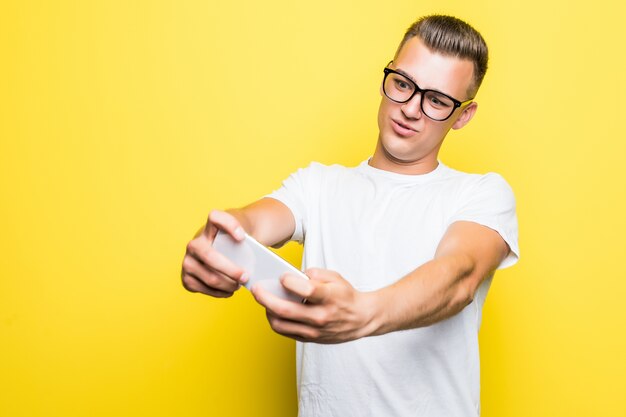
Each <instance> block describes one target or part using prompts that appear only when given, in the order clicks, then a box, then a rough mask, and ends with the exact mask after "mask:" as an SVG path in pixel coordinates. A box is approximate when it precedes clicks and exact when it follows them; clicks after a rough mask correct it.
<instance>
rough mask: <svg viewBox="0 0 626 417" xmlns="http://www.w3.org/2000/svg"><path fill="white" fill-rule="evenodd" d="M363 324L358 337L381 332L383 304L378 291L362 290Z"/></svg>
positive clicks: (375, 334)
mask: <svg viewBox="0 0 626 417" xmlns="http://www.w3.org/2000/svg"><path fill="white" fill-rule="evenodd" d="M361 297H362V300H363V302H362V306H363V307H362V309H363V310H362V311H363V320H364V325H363V327H362V328H361V330H362V331H361V333H362V334H361V335H360V337H366V336H377V335H380V334H383V332H382V328H383V323H384V312H385V309H384V306H383V298H382V296H381V293H380V291H370V292H362V293H361Z"/></svg>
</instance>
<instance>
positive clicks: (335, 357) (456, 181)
mask: <svg viewBox="0 0 626 417" xmlns="http://www.w3.org/2000/svg"><path fill="white" fill-rule="evenodd" d="M267 197H271V198H274V199H277V200H279V201H281V202H283V203H284V204H285V205H287V207H289V208H290V209H291V211H292V213H293V215H294V218H295V220H296V229H295V232H294V235H293V237H292V240H296V241H299V242H304V254H303V261H302V269H303V270H304V269H306V268H310V267H319V268H325V269H331V270H334V271H337V272H338V273H339V274H341V276H342V277H343V278H345V279H346V280H348V281H349V282H350V283H351V284H352V285H353V286H354V287H355V288H356V289H358V290H360V291H373V290H376V289H379V288H381V287H385V286H388V285H390V284H392V283H394V282H395V281H397V280H399V279H400V278H402V277H403V276H405V275H406V274H407V273H409V272H411V271H412V270H414V269H416V268H417V267H419V266H420V265H422V264H423V263H425V262H427V261H429V260H431V259H433V257H434V254H435V250H436V248H437V245H438V243H439V241H440V240H441V238H442V236H443V235H444V233H445V232H446V229H447V228H448V226H450V224H452V223H453V222H455V221H458V220H466V221H473V222H476V223H480V224H482V225H485V226H487V227H489V228H491V229H493V230H496V231H497V232H498V233H499V234H500V235H501V236H502V238H503V239H504V240H505V241H506V242H507V243H508V245H509V247H510V248H511V252H510V254H509V255H508V257H507V258H506V259H505V260H504V261H503V262H502V263H501V264H500V266H499V269H501V268H505V267H507V266H511V265H513V264H514V263H515V262H516V261H517V259H518V256H519V249H518V243H517V218H516V214H515V198H514V196H513V192H512V190H511V188H510V187H509V185H508V184H507V183H506V181H505V180H504V179H503V178H502V177H501V176H500V175H498V174H493V173H489V174H486V175H477V174H466V173H463V172H460V171H456V170H453V169H451V168H449V167H447V166H445V165H444V164H442V163H441V162H439V165H438V167H437V168H436V169H435V170H434V171H432V172H429V173H427V174H423V175H403V174H397V173H393V172H389V171H383V170H380V169H376V168H373V167H371V166H370V165H368V161H363V162H362V163H361V164H360V165H358V166H357V167H353V168H346V167H343V166H340V165H332V166H325V165H322V164H319V163H312V164H311V165H309V166H308V167H307V168H303V169H299V170H298V171H297V172H295V173H293V174H292V175H291V176H289V177H288V178H287V179H286V180H285V181H284V182H283V185H282V187H281V188H280V189H279V190H276V191H275V192H273V193H272V194H270V195H268V196H267ZM433 279H436V277H433ZM491 279H492V276H491V277H488V278H487V279H486V280H485V281H484V282H483V283H482V284H481V286H480V287H479V289H478V291H477V293H476V294H475V297H474V301H473V302H472V303H471V304H469V305H468V306H467V307H465V309H463V310H462V311H461V312H460V313H458V314H456V315H455V316H453V317H451V318H448V319H446V320H443V321H441V322H439V323H436V324H433V325H431V326H428V327H423V328H418V329H412V330H404V331H397V332H392V333H388V334H385V335H381V336H371V337H365V338H362V339H359V340H354V341H351V342H346V343H340V344H331V345H324V344H317V343H300V342H297V344H296V361H297V363H296V369H297V381H298V404H299V416H300V417H313V416H315V417H331V416H336V417H350V416H359V417H364V416H372V417H374V416H376V417H381V416H428V417H439V416H441V417H454V416H459V417H460V416H463V417H467V416H478V415H479V414H480V365H479V354H478V329H479V326H480V321H481V312H482V306H483V303H484V301H485V297H486V295H487V290H488V289H489V286H490V284H491Z"/></svg>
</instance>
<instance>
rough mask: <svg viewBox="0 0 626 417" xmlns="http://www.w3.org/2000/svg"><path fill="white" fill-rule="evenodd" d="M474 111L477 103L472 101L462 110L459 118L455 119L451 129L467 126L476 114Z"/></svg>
mask: <svg viewBox="0 0 626 417" xmlns="http://www.w3.org/2000/svg"><path fill="white" fill-rule="evenodd" d="M476 110H478V103H476V102H475V101H474V102H472V103H470V105H469V106H467V107H466V108H465V110H463V112H462V113H461V115H460V116H459V118H458V119H456V121H455V122H454V124H453V125H452V129H460V128H462V127H463V126H465V125H466V124H468V123H469V121H470V120H472V117H474V115H475V114H476Z"/></svg>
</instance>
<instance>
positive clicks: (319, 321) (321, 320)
mask: <svg viewBox="0 0 626 417" xmlns="http://www.w3.org/2000/svg"><path fill="white" fill-rule="evenodd" d="M314 323H315V325H317V326H320V327H321V326H326V325H327V324H328V314H326V313H324V312H322V313H320V314H318V315H317V317H315V319H314Z"/></svg>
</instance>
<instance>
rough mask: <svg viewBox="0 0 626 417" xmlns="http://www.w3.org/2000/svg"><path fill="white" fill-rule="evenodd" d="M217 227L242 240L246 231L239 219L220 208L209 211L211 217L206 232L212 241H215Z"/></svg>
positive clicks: (237, 239)
mask: <svg viewBox="0 0 626 417" xmlns="http://www.w3.org/2000/svg"><path fill="white" fill-rule="evenodd" d="M217 229H221V230H223V231H225V232H226V233H228V234H229V235H231V236H232V237H233V239H235V240H236V241H238V242H239V241H242V240H243V239H244V238H245V236H246V233H245V231H244V230H243V227H241V224H239V221H238V220H237V219H236V218H235V216H233V215H232V214H230V213H227V212H225V211H220V210H213V211H211V213H209V218H208V220H207V222H206V227H205V229H204V234H205V236H206V237H208V238H209V241H210V242H213V239H215V235H216V234H217Z"/></svg>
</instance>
